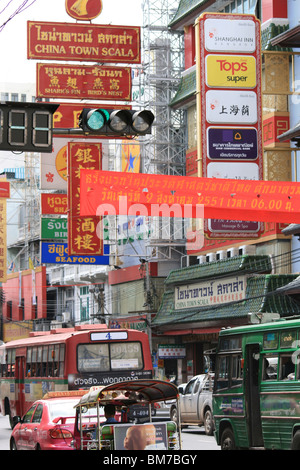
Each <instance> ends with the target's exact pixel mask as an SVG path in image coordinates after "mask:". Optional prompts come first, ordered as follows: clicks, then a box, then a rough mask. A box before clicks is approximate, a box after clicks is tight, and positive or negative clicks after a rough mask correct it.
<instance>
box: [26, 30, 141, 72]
mask: <svg viewBox="0 0 300 470" xmlns="http://www.w3.org/2000/svg"><path fill="white" fill-rule="evenodd" d="M140 36H141V31H140V27H137V26H113V25H96V24H83V23H48V22H42V21H28V22H27V58H28V59H41V60H72V61H76V60H79V61H84V62H103V63H114V64H118V63H126V64H139V63H140V62H141V54H140V49H141V39H140Z"/></svg>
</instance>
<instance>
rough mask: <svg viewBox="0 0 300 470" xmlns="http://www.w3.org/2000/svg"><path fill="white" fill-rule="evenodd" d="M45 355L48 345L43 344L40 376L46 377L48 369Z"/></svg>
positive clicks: (46, 355) (46, 354)
mask: <svg viewBox="0 0 300 470" xmlns="http://www.w3.org/2000/svg"><path fill="white" fill-rule="evenodd" d="M47 357H48V346H43V353H42V377H47V375H48V370H47Z"/></svg>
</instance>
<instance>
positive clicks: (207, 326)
mask: <svg viewBox="0 0 300 470" xmlns="http://www.w3.org/2000/svg"><path fill="white" fill-rule="evenodd" d="M295 278H296V276H295V275H290V274H272V265H271V260H270V257H269V256H240V257H235V258H230V259H228V260H227V259H226V260H221V261H216V262H212V263H203V264H199V265H195V266H190V267H187V268H184V269H178V270H176V271H171V272H170V274H169V276H168V277H167V279H166V281H165V292H164V295H163V299H162V302H161V305H160V308H159V310H158V313H157V315H156V317H155V318H154V320H153V321H152V334H153V335H155V337H156V338H159V343H158V346H157V349H156V353H155V354H156V356H157V360H156V362H155V364H154V370H155V373H156V374H157V376H158V377H159V376H160V375H163V376H164V377H166V378H168V379H170V378H171V377H173V376H174V375H175V380H176V382H177V384H180V383H185V382H187V381H188V380H189V379H190V378H192V377H193V376H194V375H197V374H201V373H204V372H206V371H207V370H208V369H210V370H214V349H215V347H216V345H217V341H218V334H219V331H220V330H221V328H229V327H234V326H238V325H243V324H247V323H249V321H250V315H249V314H250V313H257V314H258V316H259V315H260V314H261V313H265V312H268V313H272V312H274V313H279V314H280V316H282V317H285V316H291V315H299V314H300V304H298V303H296V302H294V301H293V299H292V298H290V297H289V296H287V295H285V296H283V295H279V294H278V292H275V291H276V289H277V288H279V287H282V286H284V285H286V284H288V283H289V282H291V281H292V280H294V279H295Z"/></svg>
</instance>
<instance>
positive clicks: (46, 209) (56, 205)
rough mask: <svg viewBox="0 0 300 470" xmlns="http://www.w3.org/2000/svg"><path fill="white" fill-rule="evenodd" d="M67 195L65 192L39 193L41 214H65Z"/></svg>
mask: <svg viewBox="0 0 300 470" xmlns="http://www.w3.org/2000/svg"><path fill="white" fill-rule="evenodd" d="M67 209H68V196H67V195H66V194H53V193H52V194H51V193H41V212H42V215H46V214H50V215H54V214H56V215H58V214H60V215H62V214H67Z"/></svg>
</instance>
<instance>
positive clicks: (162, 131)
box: [140, 0, 187, 175]
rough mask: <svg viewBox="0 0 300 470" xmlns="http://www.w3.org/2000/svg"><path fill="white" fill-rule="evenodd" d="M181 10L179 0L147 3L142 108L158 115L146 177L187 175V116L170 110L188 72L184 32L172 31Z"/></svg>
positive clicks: (149, 145)
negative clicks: (171, 27)
mask: <svg viewBox="0 0 300 470" xmlns="http://www.w3.org/2000/svg"><path fill="white" fill-rule="evenodd" d="M177 7H178V0H144V1H143V47H142V51H143V62H142V73H141V75H140V76H141V79H142V80H141V85H142V87H143V95H142V97H143V100H142V101H143V103H142V105H143V107H145V108H148V109H151V110H152V111H153V112H154V115H155V122H154V126H153V132H152V136H151V138H150V139H148V140H145V141H144V155H143V157H144V158H143V171H144V172H145V173H151V174H161V175H184V173H185V152H186V148H187V145H186V116H185V114H186V113H185V112H184V111H182V110H173V109H171V108H170V106H169V103H170V102H171V100H172V98H173V97H174V95H175V93H176V91H177V89H178V85H179V83H180V79H181V73H182V72H183V70H184V38H183V32H182V31H172V30H170V29H169V28H168V24H169V23H170V21H171V18H172V17H173V16H174V14H175V13H176V11H177Z"/></svg>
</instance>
